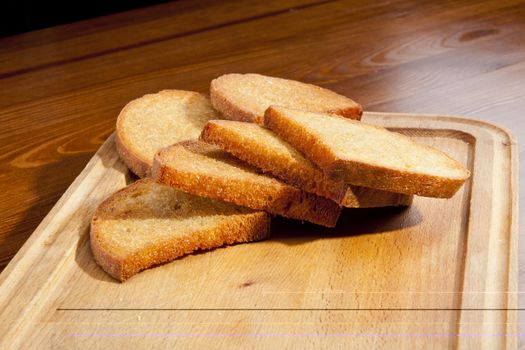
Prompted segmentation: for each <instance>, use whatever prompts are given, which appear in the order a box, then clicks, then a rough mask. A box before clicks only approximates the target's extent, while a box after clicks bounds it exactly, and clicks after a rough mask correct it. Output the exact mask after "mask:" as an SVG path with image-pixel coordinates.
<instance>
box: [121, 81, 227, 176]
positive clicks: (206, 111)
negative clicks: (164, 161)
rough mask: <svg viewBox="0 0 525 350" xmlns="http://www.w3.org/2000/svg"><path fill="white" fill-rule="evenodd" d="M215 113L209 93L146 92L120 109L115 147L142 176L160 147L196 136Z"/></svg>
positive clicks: (216, 114) (122, 157)
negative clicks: (146, 93)
mask: <svg viewBox="0 0 525 350" xmlns="http://www.w3.org/2000/svg"><path fill="white" fill-rule="evenodd" d="M218 117H219V115H218V113H217V112H215V111H214V110H213V108H212V106H211V103H210V100H209V99H208V97H206V96H204V95H202V94H199V93H197V92H191V91H181V90H163V91H160V92H158V93H156V94H149V95H145V96H142V97H141V98H138V99H136V100H133V101H131V102H129V103H128V104H127V105H126V106H125V107H124V109H122V111H121V112H120V115H119V116H118V119H117V128H116V145H117V150H118V152H119V155H120V158H121V159H122V160H123V161H124V163H125V164H126V165H127V166H128V168H130V169H131V171H133V172H134V173H135V174H136V175H138V176H139V177H145V176H147V174H148V172H149V170H150V168H151V164H152V163H153V156H154V155H155V153H156V152H157V151H158V150H159V149H161V148H163V147H166V146H169V145H172V144H174V143H176V142H178V141H182V140H186V139H189V138H197V137H198V136H199V134H200V132H201V130H202V127H203V126H204V124H206V122H207V121H208V120H210V119H217V118H218Z"/></svg>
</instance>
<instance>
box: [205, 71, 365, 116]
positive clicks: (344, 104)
mask: <svg viewBox="0 0 525 350" xmlns="http://www.w3.org/2000/svg"><path fill="white" fill-rule="evenodd" d="M210 97H211V102H212V104H213V107H215V109H217V110H218V111H219V112H221V113H222V115H223V117H224V118H226V119H231V120H239V121H247V122H252V123H258V124H264V111H265V110H266V108H268V107H269V106H271V105H280V106H287V107H290V108H297V109H304V110H308V111H314V112H329V113H335V114H339V115H342V116H344V117H346V118H352V119H360V118H361V114H362V113H363V109H362V107H361V105H360V104H358V103H356V102H354V101H352V100H351V99H349V98H348V97H345V96H342V95H339V94H337V93H335V92H333V91H330V90H327V89H323V88H321V87H319V86H316V85H311V84H305V83H301V82H299V81H295V80H288V79H282V78H274V77H268V76H264V75H260V74H225V75H222V76H220V77H218V78H217V79H214V80H212V82H211V85H210Z"/></svg>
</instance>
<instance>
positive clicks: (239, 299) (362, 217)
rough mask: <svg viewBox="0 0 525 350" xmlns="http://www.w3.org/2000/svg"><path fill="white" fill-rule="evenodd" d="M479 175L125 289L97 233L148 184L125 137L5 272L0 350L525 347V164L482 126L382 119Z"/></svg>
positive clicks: (288, 231)
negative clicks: (107, 269)
mask: <svg viewBox="0 0 525 350" xmlns="http://www.w3.org/2000/svg"><path fill="white" fill-rule="evenodd" d="M364 120H365V121H367V122H371V123H376V124H380V125H384V126H386V127H389V128H392V129H393V130H395V131H398V132H401V133H404V134H407V135H410V136H412V137H415V138H416V139H417V140H418V141H421V142H424V143H427V144H430V145H433V146H435V147H438V148H440V149H442V150H444V151H446V152H447V153H449V154H451V155H452V156H453V157H454V158H455V159H457V160H459V161H460V162H462V163H463V164H465V165H466V166H467V167H468V168H469V169H470V171H471V172H472V178H471V180H469V181H468V182H467V183H466V184H465V186H464V187H463V188H462V189H461V190H460V191H459V192H458V193H457V194H456V195H455V196H454V197H453V198H452V199H450V200H440V199H431V198H416V199H415V201H414V204H413V205H412V207H410V208H409V209H406V210H403V209H399V208H386V209H357V210H345V211H344V212H343V214H342V217H341V219H340V222H339V224H338V226H337V227H336V228H335V229H325V228H320V227H317V226H315V225H309V224H302V223H300V222H292V221H287V220H283V219H274V221H273V238H271V239H270V240H267V241H264V242H258V243H252V244H244V245H237V246H233V247H228V248H221V249H217V250H214V251H212V252H207V253H202V254H201V253H200V254H194V255H191V256H188V257H185V258H182V259H179V260H177V261H175V262H173V263H170V264H167V265H164V266H161V267H158V268H154V269H151V270H148V271H145V272H143V273H140V274H139V275H137V276H135V277H133V278H132V279H130V280H129V281H127V282H125V283H118V282H116V281H115V280H113V279H111V278H110V277H109V276H108V275H106V274H105V273H104V272H103V271H102V270H101V269H100V268H99V267H98V266H97V265H96V264H95V262H94V261H93V258H92V256H91V252H90V249H89V243H88V242H89V241H88V235H89V222H90V218H91V215H92V213H93V210H94V209H95V207H96V206H97V205H98V203H100V202H101V201H102V200H103V199H104V198H105V197H107V196H108V195H109V194H111V193H112V192H114V191H115V190H117V189H120V188H122V187H124V186H125V185H126V184H127V183H130V182H132V181H133V180H132V176H131V175H130V174H129V172H128V171H127V169H126V168H125V166H124V165H123V164H122V163H121V162H120V161H119V159H118V156H117V153H116V151H115V147H114V143H113V138H112V137H111V138H110V139H108V141H107V142H106V143H105V144H104V145H103V146H102V147H101V148H100V150H99V151H98V152H97V154H96V155H95V156H94V157H93V159H92V160H91V161H90V162H89V164H88V165H87V167H86V168H85V169H84V171H83V172H82V173H81V174H80V176H79V177H78V178H77V179H76V180H75V182H74V183H73V184H72V185H71V187H70V188H69V189H68V190H67V191H66V193H65V194H64V195H63V197H62V198H61V199H60V200H59V201H58V203H57V204H56V205H55V207H54V208H53V209H52V210H51V212H50V213H49V214H48V215H47V217H46V218H45V219H44V220H43V222H42V223H41V224H40V226H39V227H38V228H37V230H36V231H35V232H34V233H33V235H32V236H31V238H30V239H29V240H28V241H27V243H26V244H25V245H24V247H23V248H22V249H21V250H20V251H19V253H18V254H17V255H16V257H15V258H14V259H13V260H12V261H11V263H10V264H9V266H8V267H7V268H6V269H5V270H4V271H3V273H2V274H1V275H0V320H1V322H0V342H1V343H0V348H2V349H7V348H9V349H11V348H28V349H35V348H39V349H43V348H46V349H58V348H68V349H69V348H108V347H110V346H113V347H116V348H121V347H132V348H136V347H140V348H148V347H152V346H157V347H167V346H179V347H181V348H200V347H204V346H206V347H210V348H219V347H223V348H236V347H243V348H246V347H258V348H268V349H273V348H299V349H304V348H335V347H340V348H349V347H351V348H360V349H363V348H401V347H402V348H412V349H414V348H423V347H425V348H457V347H459V348H464V349H467V348H468V349H471V348H475V349H500V348H515V347H516V344H517V340H516V339H517V337H516V333H517V329H516V322H517V291H518V287H517V220H518V211H517V209H518V202H517V198H518V196H517V194H518V173H517V172H518V164H517V163H518V160H517V150H516V143H515V141H514V140H513V139H512V137H511V136H510V135H509V134H508V133H507V132H505V131H504V130H502V129H500V128H499V127H496V126H494V125H490V124H487V123H484V122H481V121H476V120H471V119H464V118H454V117H442V116H419V115H409V114H385V113H367V114H365V117H364Z"/></svg>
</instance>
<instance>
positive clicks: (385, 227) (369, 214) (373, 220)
mask: <svg viewBox="0 0 525 350" xmlns="http://www.w3.org/2000/svg"><path fill="white" fill-rule="evenodd" d="M421 221H422V216H421V214H420V212H419V210H418V208H417V206H416V205H412V206H410V207H385V208H366V209H348V208H345V209H343V211H342V213H341V216H340V217H339V221H338V222H337V226H336V227H335V228H328V227H323V226H318V225H314V224H311V223H307V222H304V223H302V222H300V221H297V220H287V219H284V218H281V217H274V218H272V236H271V238H270V239H271V240H272V241H277V242H282V243H285V244H288V245H296V244H303V243H308V242H310V241H313V240H317V239H330V238H337V237H343V236H358V235H364V234H380V233H387V232H392V231H397V230H400V229H403V228H407V227H412V226H416V225H418V224H419V223H421Z"/></svg>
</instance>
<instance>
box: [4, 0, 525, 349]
mask: <svg viewBox="0 0 525 350" xmlns="http://www.w3.org/2000/svg"><path fill="white" fill-rule="evenodd" d="M524 16H525V2H524V1H522V0H521V1H518V0H510V1H504V2H503V1H445V2H436V1H414V0H411V1H409V0H401V1H397V2H395V3H391V2H389V1H386V0H382V1H377V2H368V1H364V0H358V1H352V2H350V1H315V0H313V1H302V0H296V1H293V0H287V1H260V0H250V1H242V2H241V1H232V2H228V4H225V3H224V2H218V1H213V0H206V1H199V2H194V1H187V0H182V1H177V2H174V3H169V4H163V5H159V6H155V7H152V8H148V9H139V10H134V11H130V12H127V13H123V14H118V15H113V16H108V17H102V18H98V19H93V20H89V21H83V22H79V23H74V24H70V25H65V26H60V27H56V28H49V29H45V30H42V31H38V32H33V33H28V34H23V35H19V36H14V37H10V38H2V39H0V121H1V124H2V128H1V129H0V151H1V152H0V154H1V156H0V170H1V172H0V188H1V189H2V191H3V194H4V198H3V200H2V201H0V219H1V220H0V266H5V265H6V264H7V263H8V262H9V261H10V259H11V258H12V257H13V255H14V254H15V253H16V252H17V251H18V250H19V249H20V247H21V246H22V244H23V243H24V242H25V241H26V240H27V238H28V237H29V235H30V234H31V233H32V232H33V231H34V229H35V228H36V227H37V225H38V224H39V223H40V222H41V221H42V219H43V218H44V216H45V215H46V214H47V213H48V212H49V210H50V209H51V208H52V207H53V205H54V204H55V202H56V201H57V200H58V199H59V198H60V196H61V195H62V194H63V193H64V191H65V190H66V189H67V188H68V186H69V185H70V184H71V182H72V181H73V180H74V179H75V177H76V176H77V175H78V174H79V173H80V172H81V170H82V169H83V168H84V166H85V165H86V164H87V162H88V161H89V159H90V158H91V157H92V156H93V154H94V152H95V151H96V150H97V149H98V148H99V147H100V145H101V144H102V143H103V142H104V140H105V139H106V138H107V137H108V136H109V135H110V134H111V132H112V130H113V129H114V122H115V119H116V117H117V115H118V112H119V111H120V109H121V108H122V107H123V106H124V105H125V104H126V103H127V102H128V101H129V100H131V99H133V98H136V97H139V96H141V95H143V94H145V93H150V92H156V91H158V90H161V89H164V88H179V89H193V90H197V91H201V92H207V89H208V84H209V81H210V80H211V79H212V78H214V77H217V76H218V75H220V74H222V73H226V72H241V73H242V72H257V73H261V74H268V75H278V76H282V77H285V78H291V79H299V80H302V81H305V82H310V83H315V84H319V85H321V86H323V87H327V88H330V89H333V90H335V91H337V92H339V93H342V94H345V95H348V96H350V97H351V98H353V99H355V100H356V101H358V102H360V103H362V104H363V106H364V108H365V110H378V111H394V112H395V111H398V112H418V113H436V114H453V115H469V116H474V117H477V118H482V119H485V120H488V121H491V122H496V123H498V124H500V125H503V126H505V127H507V128H508V129H510V130H511V131H512V133H513V134H514V136H515V137H516V138H518V139H520V140H521V139H524V138H525V120H524V119H523V115H524V114H525V103H523V101H524V98H525V89H523V86H525V35H523V32H524V30H525V21H524V20H523V18H524ZM519 150H520V153H521V154H523V151H524V150H525V146H524V143H523V142H522V143H520V144H519ZM521 174H523V172H521ZM524 193H525V192H524V191H523V190H521V191H520V198H521V199H523V198H525V197H524V195H523V194H524ZM521 247H523V248H525V245H521ZM520 249H521V248H520ZM524 252H525V251H523V250H522V253H520V254H519V257H520V266H521V269H520V270H521V275H522V276H523V278H521V279H520V280H521V281H525V272H523V271H525V253H524ZM521 286H525V283H523V282H522V283H521ZM520 301H521V303H520V305H523V306H525V303H524V302H523V301H522V300H521V299H520ZM522 314H523V312H521V313H520V316H521V315H522ZM523 322H525V320H523ZM520 333H525V332H523V331H521V332H520ZM522 348H524V349H525V347H522Z"/></svg>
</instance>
